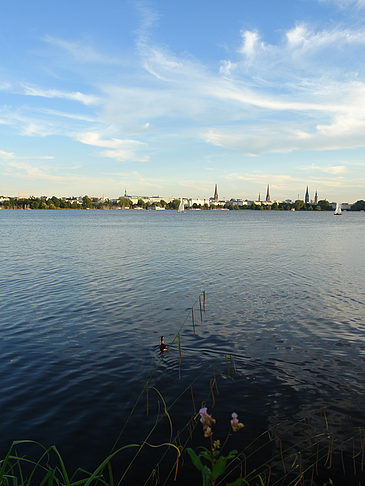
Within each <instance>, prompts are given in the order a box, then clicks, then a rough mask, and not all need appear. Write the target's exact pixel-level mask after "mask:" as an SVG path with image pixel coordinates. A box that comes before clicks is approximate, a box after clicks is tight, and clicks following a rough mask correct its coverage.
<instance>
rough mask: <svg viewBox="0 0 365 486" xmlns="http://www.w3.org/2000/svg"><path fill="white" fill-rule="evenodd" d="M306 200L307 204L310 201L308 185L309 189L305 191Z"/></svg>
mask: <svg viewBox="0 0 365 486" xmlns="http://www.w3.org/2000/svg"><path fill="white" fill-rule="evenodd" d="M304 202H305V204H308V203H309V191H308V186H307V190H306V191H305V196H304Z"/></svg>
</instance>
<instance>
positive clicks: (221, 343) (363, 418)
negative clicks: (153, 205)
mask: <svg viewBox="0 0 365 486" xmlns="http://www.w3.org/2000/svg"><path fill="white" fill-rule="evenodd" d="M0 228H1V239H0V262H1V267H0V268H1V275H0V311H1V313H0V316H1V344H0V377H1V394H0V409H1V434H0V446H1V452H2V453H3V452H4V451H5V450H6V449H7V447H8V446H9V444H10V443H11V441H12V440H15V439H35V440H39V441H41V442H43V443H45V444H53V443H55V444H56V445H57V446H58V448H59V449H60V450H61V452H62V453H63V455H64V456H65V459H66V462H67V463H68V464H70V467H76V466H77V465H83V466H85V467H90V468H92V467H93V465H95V464H96V462H97V461H99V460H101V459H102V458H103V457H104V456H105V455H107V454H108V452H109V451H110V450H111V448H112V446H113V443H114V441H115V440H116V438H117V437H118V433H119V431H120V430H121V429H122V426H123V424H125V421H126V419H127V417H128V415H129V412H130V410H131V408H132V406H133V404H134V403H135V400H136V398H137V397H138V395H139V393H140V392H141V391H142V390H143V387H144V384H145V382H146V379H147V378H148V377H149V376H150V375H151V374H152V378H151V382H150V386H151V387H152V386H153V385H154V386H156V387H157V388H158V390H159V391H160V392H161V394H162V395H163V396H164V398H165V400H166V402H167V405H168V406H170V405H171V404H172V403H173V402H174V400H175V399H176V398H177V397H178V396H179V395H180V394H181V393H182V391H183V389H184V387H185V386H188V385H189V384H191V383H192V382H194V384H193V390H194V399H195V401H196V404H197V406H199V405H200V403H201V401H202V400H206V399H207V397H208V395H209V380H210V379H211V378H212V376H213V369H214V370H215V371H214V373H215V374H216V377H217V381H218V387H219V391H220V393H219V395H216V397H215V399H216V404H215V408H214V414H215V416H216V417H217V418H218V419H219V420H220V421H221V423H223V421H226V422H227V423H228V420H229V415H230V413H231V412H232V411H233V410H235V411H237V412H238V413H239V416H240V418H241V419H242V421H244V422H245V424H246V428H245V434H247V436H249V435H251V436H252V437H253V436H255V434H259V433H260V431H262V430H264V429H265V428H267V427H268V426H270V425H273V424H276V423H278V422H280V421H282V420H289V421H295V420H298V419H300V418H301V417H304V416H309V415H311V414H313V413H316V412H317V411H318V410H319V409H320V408H321V407H323V406H326V407H327V408H328V413H329V414H330V415H331V420H332V425H333V427H334V428H335V430H336V433H337V434H339V435H341V434H342V435H343V437H346V436H347V435H348V434H349V433H351V431H352V430H353V428H354V427H356V426H359V425H364V423H365V391H364V384H365V323H364V321H365V319H364V318H365V288H364V280H365V277H364V269H365V251H364V241H365V214H364V213H344V214H343V215H342V216H340V217H334V216H333V214H332V213H317V212H316V213H299V212H296V213H293V212H272V213H271V212H266V211H263V212H259V211H256V212H251V211H240V212H238V211H237V212H236V211H230V212H228V211H224V212H219V211H214V212H203V211H201V212H198V211H191V212H187V213H185V214H183V215H180V214H177V213H176V212H174V211H165V212H162V211H160V212H152V211H151V212H145V211H0ZM202 290H205V292H206V312H205V314H204V320H203V322H202V323H200V312H199V305H198V304H197V303H195V307H194V310H195V319H196V330H195V331H196V334H195V336H194V334H193V329H192V324H191V317H190V316H191V310H190V309H191V306H192V304H193V303H194V302H196V299H197V297H198V296H199V294H200V293H201V291H202ZM185 321H186V322H185ZM179 330H180V343H181V352H182V360H181V365H180V366H179V353H178V341H177V339H176V335H177V333H178V332H179ZM161 334H164V335H165V340H166V341H167V343H170V349H169V351H168V353H166V355H165V356H164V357H163V358H161V356H160V355H159V351H158V344H159V337H160V335H161ZM227 354H230V355H231V356H232V362H233V360H234V364H235V367H236V371H235V373H234V370H233V368H234V366H233V364H232V362H231V361H230V359H229V358H228V360H227V359H226V358H225V355H227ZM227 362H228V364H229V366H228V368H227ZM179 368H180V369H179ZM211 402H212V400H211V398H210V401H209V400H208V403H209V404H211ZM157 403H158V401H157V394H156V392H154V391H153V390H151V391H150V394H149V407H150V409H149V415H148V417H147V416H146V398H145V396H144V397H143V399H142V401H141V402H140V403H138V404H137V407H136V410H135V413H134V414H133V415H132V417H131V419H130V421H129V423H128V426H127V428H126V429H125V431H124V433H123V434H122V437H121V443H128V442H134V441H140V440H143V437H144V436H145V435H146V433H147V431H148V428H149V427H151V425H152V424H153V414H154V412H155V408H156V407H157ZM191 413H192V399H191V395H190V392H189V393H186V394H185V395H183V396H182V397H181V398H180V399H179V400H177V402H176V404H174V406H173V407H172V408H171V417H172V420H173V421H174V426H175V424H176V427H178V424H180V425H182V424H184V423H186V421H187V420H188V419H189V417H190V415H191ZM159 434H160V435H159ZM164 435H165V436H166V437H164ZM168 435H169V434H168V429H166V428H165V429H163V430H161V431H160V432H157V436H154V438H153V439H154V441H155V443H157V442H163V441H165V440H168ZM243 437H244V436H243V435H241V439H240V440H242V441H243V440H245V439H244V438H243ZM142 484H143V483H142Z"/></svg>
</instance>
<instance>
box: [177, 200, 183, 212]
mask: <svg viewBox="0 0 365 486" xmlns="http://www.w3.org/2000/svg"><path fill="white" fill-rule="evenodd" d="M178 212H179V213H183V212H184V201H183V199H182V198H180V206H179V209H178Z"/></svg>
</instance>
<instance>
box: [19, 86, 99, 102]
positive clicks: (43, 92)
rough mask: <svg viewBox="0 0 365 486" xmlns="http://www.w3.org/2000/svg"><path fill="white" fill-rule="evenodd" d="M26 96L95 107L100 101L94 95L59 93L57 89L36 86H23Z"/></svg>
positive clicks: (75, 92) (77, 92) (74, 92)
mask: <svg viewBox="0 0 365 486" xmlns="http://www.w3.org/2000/svg"><path fill="white" fill-rule="evenodd" d="M23 87H24V94H25V95H26V96H38V97H41V98H61V99H66V100H73V101H78V102H80V103H82V104H84V105H97V104H99V103H100V99H99V98H98V97H97V96H95V95H88V94H85V93H80V91H73V92H72V91H71V92H70V91H69V92H68V91H61V90H58V89H42V88H40V87H37V86H30V85H26V84H25V85H24V86H23Z"/></svg>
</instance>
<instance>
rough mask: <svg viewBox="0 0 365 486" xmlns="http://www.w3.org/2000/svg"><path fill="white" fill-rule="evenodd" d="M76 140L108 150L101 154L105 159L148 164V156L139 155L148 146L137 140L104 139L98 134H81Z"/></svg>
mask: <svg viewBox="0 0 365 486" xmlns="http://www.w3.org/2000/svg"><path fill="white" fill-rule="evenodd" d="M75 138H76V140H78V141H79V142H81V143H84V144H86V145H93V146H94V147H103V148H106V149H108V150H104V151H102V152H101V155H102V156H103V157H110V158H112V159H115V160H118V161H119V162H130V161H134V162H148V160H149V157H148V156H147V155H143V156H142V155H138V154H137V152H138V151H139V150H140V149H144V148H145V146H146V144H145V143H143V142H139V141H137V140H128V139H124V140H122V139H120V138H109V139H107V138H102V136H101V135H100V134H99V133H97V132H86V133H80V134H77V135H76V136H75Z"/></svg>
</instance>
